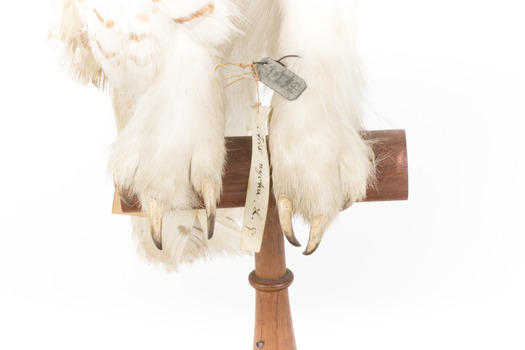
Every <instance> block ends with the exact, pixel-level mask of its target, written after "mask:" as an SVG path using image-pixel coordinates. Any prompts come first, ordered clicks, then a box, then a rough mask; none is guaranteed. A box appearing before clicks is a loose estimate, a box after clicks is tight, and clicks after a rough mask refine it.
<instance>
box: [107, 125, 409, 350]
mask: <svg viewBox="0 0 525 350" xmlns="http://www.w3.org/2000/svg"><path fill="white" fill-rule="evenodd" d="M363 138H364V139H366V140H374V142H373V143H372V148H373V150H374V154H375V157H376V160H378V163H377V167H376V168H377V169H376V170H377V181H376V184H375V186H374V187H371V188H369V189H368V191H367V194H366V198H365V200H364V201H367V202H369V201H391V200H406V199H408V165H407V149H406V139H405V132H404V130H379V131H367V132H364V133H363ZM226 147H227V151H228V157H227V158H228V159H227V164H226V166H225V175H224V177H223V194H222V196H221V200H220V203H218V207H219V208H232V207H242V206H244V202H245V199H246V187H247V185H248V174H249V172H250V167H251V164H250V161H251V138H250V137H230V138H226ZM198 208H200V209H202V208H203V206H202V204H201V205H200V206H198V207H197V208H195V209H198ZM113 212H114V213H116V214H127V215H143V213H142V209H141V208H140V206H139V205H135V206H128V205H127V204H126V203H124V202H123V201H121V200H120V199H119V198H118V196H117V195H116V194H115V200H114V203H113ZM249 280H250V284H251V285H252V286H253V287H254V288H255V290H256V291H255V336H254V343H253V349H254V350H256V349H263V350H296V349H297V347H296V344H295V337H294V332H293V325H292V315H291V311H290V302H289V297H288V287H289V286H290V285H291V283H292V281H293V273H292V272H291V271H290V270H288V269H287V268H286V261H285V252H284V237H283V234H282V231H281V226H280V224H279V217H278V213H277V210H276V208H275V198H273V195H271V196H270V202H269V208H268V216H267V218H266V226H265V230H264V237H263V242H262V247H261V252H260V253H258V254H255V270H254V271H253V272H252V273H251V274H250V277H249Z"/></svg>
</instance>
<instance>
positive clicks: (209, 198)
mask: <svg viewBox="0 0 525 350" xmlns="http://www.w3.org/2000/svg"><path fill="white" fill-rule="evenodd" d="M202 198H203V200H204V207H205V208H206V218H207V224H208V239H211V238H212V237H213V231H214V229H215V215H216V211H217V210H216V209H217V192H216V190H215V186H214V185H213V184H212V183H211V182H209V181H206V182H204V184H203V185H202Z"/></svg>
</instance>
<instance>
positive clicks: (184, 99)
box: [109, 38, 225, 247]
mask: <svg viewBox="0 0 525 350" xmlns="http://www.w3.org/2000/svg"><path fill="white" fill-rule="evenodd" d="M178 39H179V40H183V41H184V42H183V43H181V47H184V49H185V51H184V55H182V54H180V52H179V53H174V54H173V55H171V56H170V57H169V61H168V63H167V65H166V67H165V69H164V70H163V71H162V72H161V73H160V74H159V76H158V77H157V79H156V80H155V82H154V83H153V85H152V86H151V87H150V88H149V89H148V90H147V91H146V92H145V94H144V95H142V96H141V97H140V98H138V99H137V103H136V107H135V109H134V111H133V115H132V117H131V119H130V121H129V122H128V124H127V125H126V126H125V127H124V128H123V129H122V131H121V132H120V133H119V135H118V138H117V140H116V142H115V143H114V145H113V150H112V154H111V156H110V161H109V169H110V171H111V172H112V173H113V174H114V178H115V182H116V183H117V184H118V187H120V188H125V189H129V191H131V192H133V193H134V194H135V195H136V196H137V198H138V200H139V201H140V203H141V204H142V207H143V208H144V209H146V210H147V212H148V215H149V217H150V222H151V228H152V229H151V231H152V235H153V238H154V240H155V243H156V244H157V245H158V246H159V247H160V246H161V237H160V232H161V226H162V214H163V213H165V212H167V211H171V210H176V209H187V208H188V207H191V206H192V205H195V204H196V203H197V202H198V201H199V197H200V198H202V199H203V201H204V203H205V205H206V209H207V212H208V236H211V235H212V233H213V225H214V220H213V219H214V216H215V205H216V202H217V199H218V197H219V194H220V193H221V181H222V168H223V163H224V157H225V145H224V116H223V103H222V101H223V99H222V85H221V83H220V81H219V79H218V77H217V75H216V73H215V72H214V67H215V64H216V61H215V59H214V56H213V55H211V54H210V53H209V52H208V51H207V50H206V49H205V48H204V47H203V46H202V45H200V44H199V43H196V42H194V41H192V40H189V39H188V40H185V38H178Z"/></svg>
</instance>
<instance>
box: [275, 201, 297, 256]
mask: <svg viewBox="0 0 525 350" xmlns="http://www.w3.org/2000/svg"><path fill="white" fill-rule="evenodd" d="M277 210H278V213H279V221H280V222H281V229H282V230H283V233H284V236H285V237H286V239H287V240H288V242H290V244H292V245H293V246H296V247H300V246H301V243H299V241H298V240H297V238H296V237H295V234H294V232H293V225H292V212H293V206H292V201H291V200H290V198H288V197H287V196H280V197H279V199H278V200H277Z"/></svg>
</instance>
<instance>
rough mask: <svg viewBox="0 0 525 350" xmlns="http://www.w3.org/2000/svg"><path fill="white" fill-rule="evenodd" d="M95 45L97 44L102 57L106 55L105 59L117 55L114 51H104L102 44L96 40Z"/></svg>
mask: <svg viewBox="0 0 525 350" xmlns="http://www.w3.org/2000/svg"><path fill="white" fill-rule="evenodd" d="M97 46H98V49H99V50H100V52H101V53H102V54H103V55H104V57H106V59H108V60H109V59H110V58H114V57H115V56H117V54H116V53H115V52H113V53H108V52H106V51H104V49H103V48H102V45H100V42H99V41H98V40H97Z"/></svg>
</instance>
